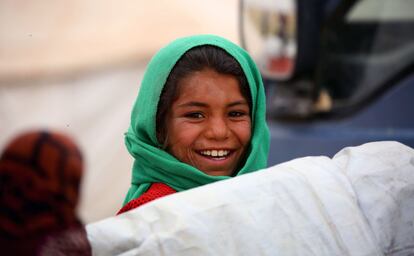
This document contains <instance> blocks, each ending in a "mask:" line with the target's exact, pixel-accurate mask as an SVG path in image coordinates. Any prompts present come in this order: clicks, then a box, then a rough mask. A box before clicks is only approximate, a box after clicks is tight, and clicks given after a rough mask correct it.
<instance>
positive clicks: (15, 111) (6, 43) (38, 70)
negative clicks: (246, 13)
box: [0, 0, 239, 223]
mask: <svg viewBox="0 0 414 256" xmlns="http://www.w3.org/2000/svg"><path fill="white" fill-rule="evenodd" d="M238 4H239V3H238V1H237V0H210V1H201V0H174V1H167V0H155V1H144V0H136V1H128V0H116V1H115V0H99V1H98V0H72V1H62V0H60V1H59V0H58V1H39V0H33V1H22V0H2V1H0V134H1V135H0V149H3V148H4V147H5V144H6V143H7V142H8V141H9V140H10V139H11V138H12V137H13V136H15V135H17V134H18V133H20V132H23V131H26V130H29V129H34V128H36V129H38V128H48V129H56V130H58V131H62V132H65V133H67V134H68V135H70V136H72V137H73V138H74V139H75V141H76V142H77V143H78V144H79V146H80V147H81V149H82V151H83V154H84V158H85V163H86V165H85V175H84V177H83V184H82V185H83V186H82V198H81V204H80V207H79V214H80V216H81V218H82V220H83V221H84V222H85V223H90V222H94V221H97V220H100V219H103V218H106V217H109V216H113V215H115V213H116V212H117V210H118V209H119V208H120V207H121V204H122V202H123V199H124V195H125V194H126V192H127V190H128V188H129V181H130V175H131V166H132V157H130V155H129V154H128V152H127V150H126V148H125V147H124V140H123V138H124V136H123V134H124V132H125V131H126V130H127V128H128V124H129V116H130V110H131V107H132V104H133V102H134V100H135V97H136V95H137V93H138V90H139V85H140V81H141V78H142V75H143V73H144V70H145V66H146V64H147V62H148V61H149V59H150V57H151V56H152V55H153V54H154V53H155V52H156V51H157V50H158V49H159V48H160V47H162V46H164V45H166V44H167V43H169V42H170V41H171V40H173V39H175V38H177V37H181V36H187V35H192V34H205V33H208V34H217V35H221V36H224V37H226V38H228V39H230V40H232V41H233V42H235V43H239V41H238V40H239V37H238V27H237V23H238V22H237V20H238V16H237V15H238Z"/></svg>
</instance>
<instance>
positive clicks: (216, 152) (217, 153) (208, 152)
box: [201, 150, 230, 157]
mask: <svg viewBox="0 0 414 256" xmlns="http://www.w3.org/2000/svg"><path fill="white" fill-rule="evenodd" d="M229 153H230V151H228V150H204V151H201V154H202V155H205V156H212V157H217V156H219V157H223V156H227V155H228V154H229Z"/></svg>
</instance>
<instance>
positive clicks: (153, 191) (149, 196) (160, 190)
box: [117, 183, 177, 214]
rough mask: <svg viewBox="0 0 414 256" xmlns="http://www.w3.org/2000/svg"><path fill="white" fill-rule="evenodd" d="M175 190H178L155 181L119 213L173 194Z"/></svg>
mask: <svg viewBox="0 0 414 256" xmlns="http://www.w3.org/2000/svg"><path fill="white" fill-rule="evenodd" d="M175 192H177V191H175V190H174V189H173V188H171V187H169V186H167V185H165V184H163V183H153V184H152V185H151V186H150V188H149V189H148V190H147V191H146V192H145V193H144V194H142V195H141V196H140V197H138V198H136V199H134V200H132V201H130V202H129V203H127V204H126V205H124V207H122V209H121V210H119V212H118V213H117V214H121V213H124V212H126V211H129V210H132V209H134V208H137V207H139V206H141V205H143V204H146V203H148V202H151V201H152V200H155V199H157V198H160V197H163V196H167V195H170V194H173V193H175Z"/></svg>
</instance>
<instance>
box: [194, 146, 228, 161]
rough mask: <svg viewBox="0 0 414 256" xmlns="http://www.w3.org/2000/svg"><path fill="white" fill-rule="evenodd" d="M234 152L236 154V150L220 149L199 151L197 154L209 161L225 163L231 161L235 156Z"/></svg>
mask: <svg viewBox="0 0 414 256" xmlns="http://www.w3.org/2000/svg"><path fill="white" fill-rule="evenodd" d="M234 152H235V151H234V150H228V149H218V150H201V151H197V154H198V155H199V156H201V157H202V158H203V159H204V160H207V161H214V162H218V161H220V162H223V161H226V160H228V159H230V158H231V157H232V156H233V153H234Z"/></svg>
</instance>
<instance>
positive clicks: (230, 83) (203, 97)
mask: <svg viewBox="0 0 414 256" xmlns="http://www.w3.org/2000/svg"><path fill="white" fill-rule="evenodd" d="M166 121H167V123H166V127H167V134H168V135H167V151H168V152H169V153H171V154H172V155H174V156H175V157H176V158H177V159H178V160H180V161H182V162H184V163H187V164H189V165H192V166H194V167H196V168H197V169H199V170H200V171H202V172H204V173H206V174H208V175H212V176H220V175H223V176H230V175H232V173H233V172H234V171H235V170H236V168H237V167H238V164H239V162H240V160H241V159H243V155H244V153H245V151H246V149H247V147H248V145H249V142H250V138H251V119H250V109H249V105H248V102H247V100H246V99H245V98H244V97H243V96H242V94H241V92H240V89H239V84H238V81H237V79H236V78H235V77H233V76H231V75H224V74H220V73H217V72H215V71H213V70H211V69H205V70H202V71H197V72H194V73H192V74H191V75H189V76H187V77H185V78H183V79H182V80H181V81H180V84H179V96H178V99H177V100H176V101H174V102H173V104H172V107H171V109H170V110H169V113H168V117H167V120H166Z"/></svg>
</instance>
